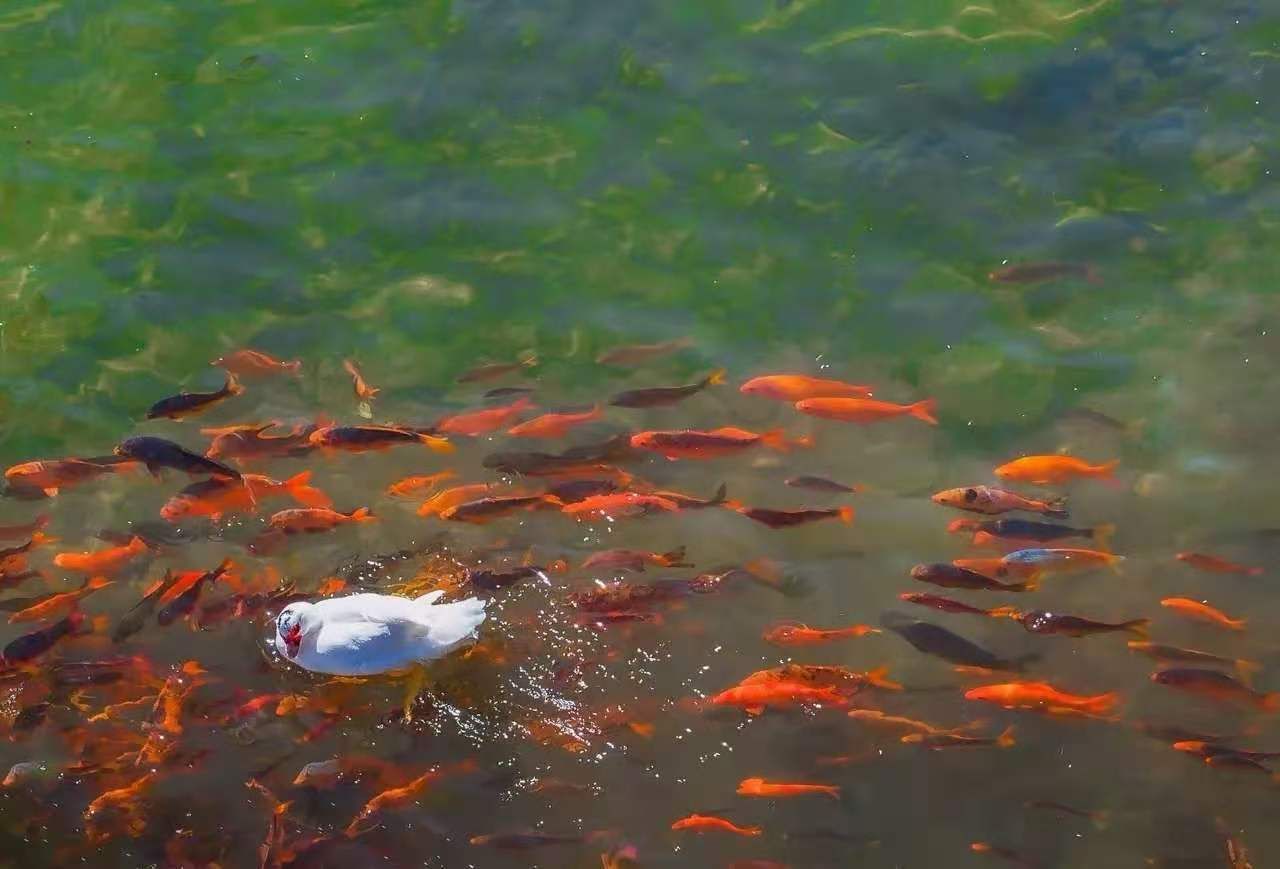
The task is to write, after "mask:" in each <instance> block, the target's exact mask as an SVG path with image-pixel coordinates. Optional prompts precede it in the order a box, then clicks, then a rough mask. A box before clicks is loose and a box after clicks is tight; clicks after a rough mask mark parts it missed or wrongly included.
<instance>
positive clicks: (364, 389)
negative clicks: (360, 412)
mask: <svg viewBox="0 0 1280 869" xmlns="http://www.w3.org/2000/svg"><path fill="white" fill-rule="evenodd" d="M342 367H343V368H344V369H346V372H347V373H348V374H350V375H351V386H352V388H353V389H354V390H355V393H356V398H358V399H360V400H361V401H372V400H373V399H374V398H376V397H377V395H378V393H379V392H381V391H382V390H381V389H377V388H375V387H372V386H370V385H369V384H368V383H365V380H364V375H362V374H361V373H360V369H359V368H357V367H356V363H355V362H353V361H352V360H350V359H343V360H342Z"/></svg>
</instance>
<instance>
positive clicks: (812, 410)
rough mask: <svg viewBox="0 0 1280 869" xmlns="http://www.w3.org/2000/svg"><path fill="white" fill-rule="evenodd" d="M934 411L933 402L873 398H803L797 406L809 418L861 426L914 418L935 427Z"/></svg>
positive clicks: (927, 399)
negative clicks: (853, 423) (895, 402)
mask: <svg viewBox="0 0 1280 869" xmlns="http://www.w3.org/2000/svg"><path fill="white" fill-rule="evenodd" d="M936 407H937V402H935V401H934V400H933V399H932V398H926V399H925V400H924V401H917V402H916V403H915V404H894V403H893V402H890V401H876V400H875V399H874V398H806V399H804V400H803V401H797V402H796V410H798V411H800V412H801V413H807V414H808V415H809V416H817V417H821V418H823V419H838V420H841V421H842V422H856V423H861V424H864V425H865V424H866V423H872V422H882V421H884V420H886V419H893V418H894V417H899V416H914V417H915V418H916V419H919V420H923V421H924V422H927V423H929V425H937V424H938V420H937V419H936V418H935V417H934V415H933V414H934V411H935V409H936Z"/></svg>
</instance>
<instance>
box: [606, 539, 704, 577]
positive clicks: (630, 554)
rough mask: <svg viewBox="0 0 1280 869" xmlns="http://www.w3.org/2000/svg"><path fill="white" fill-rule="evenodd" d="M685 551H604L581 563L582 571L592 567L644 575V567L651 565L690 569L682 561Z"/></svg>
mask: <svg viewBox="0 0 1280 869" xmlns="http://www.w3.org/2000/svg"><path fill="white" fill-rule="evenodd" d="M684 554H685V549H684V547H683V546H681V547H679V548H678V549H672V550H671V551H670V552H643V551H640V550H637V549H606V550H605V551H604V552H597V553H595V554H593V555H591V556H589V557H588V558H587V560H586V561H584V562H582V569H583V570H587V569H589V568H592V567H597V568H605V569H622V570H634V571H636V572H638V573H644V568H645V565H647V564H652V565H654V566H656V567H692V566H693V565H691V564H688V563H687V562H685V560H684Z"/></svg>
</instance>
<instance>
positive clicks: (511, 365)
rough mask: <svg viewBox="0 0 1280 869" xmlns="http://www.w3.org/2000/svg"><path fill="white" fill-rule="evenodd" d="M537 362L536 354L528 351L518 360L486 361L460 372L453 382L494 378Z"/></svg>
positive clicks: (477, 381)
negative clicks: (527, 353)
mask: <svg viewBox="0 0 1280 869" xmlns="http://www.w3.org/2000/svg"><path fill="white" fill-rule="evenodd" d="M537 364H538V356H537V354H536V353H530V354H529V355H527V356H525V357H524V358H523V359H521V360H519V361H518V362H486V363H483V364H481V365H477V366H476V367H475V368H470V369H467V370H466V371H464V372H462V373H461V374H459V375H458V376H457V377H456V378H454V382H455V383H479V382H481V381H484V380H495V379H497V378H499V377H503V376H505V375H507V374H512V373H514V372H516V371H519V370H520V369H522V368H533V367H535V366H536V365H537Z"/></svg>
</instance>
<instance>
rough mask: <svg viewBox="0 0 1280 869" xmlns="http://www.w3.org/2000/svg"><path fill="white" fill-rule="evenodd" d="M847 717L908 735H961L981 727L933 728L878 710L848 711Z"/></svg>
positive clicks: (971, 723) (967, 725) (911, 719)
mask: <svg viewBox="0 0 1280 869" xmlns="http://www.w3.org/2000/svg"><path fill="white" fill-rule="evenodd" d="M849 717H850V718H852V719H854V720H855V721H859V722H861V723H863V724H868V725H871V726H874V727H884V728H887V729H889V730H906V731H908V732H910V733H923V734H924V735H926V736H947V735H950V734H955V733H962V732H964V731H966V730H971V729H973V728H975V727H980V726H981V725H982V722H981V721H974V722H970V723H969V724H964V725H961V726H960V727H935V726H934V725H932V724H930V723H928V722H927V721H917V720H915V719H914V718H903V717H902V716H900V715H886V714H885V713H884V712H881V711H880V710H879V709H850V710H849Z"/></svg>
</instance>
